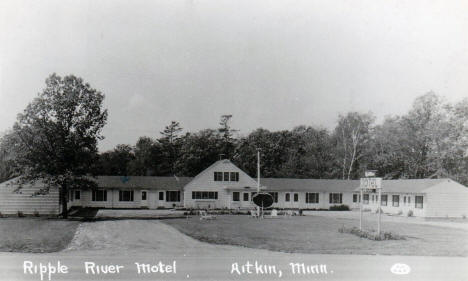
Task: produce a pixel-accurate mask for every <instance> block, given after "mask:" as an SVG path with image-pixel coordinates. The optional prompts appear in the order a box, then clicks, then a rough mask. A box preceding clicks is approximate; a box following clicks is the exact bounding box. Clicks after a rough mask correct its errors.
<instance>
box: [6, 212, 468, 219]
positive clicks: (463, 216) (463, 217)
mask: <svg viewBox="0 0 468 281" xmlns="http://www.w3.org/2000/svg"><path fill="white" fill-rule="evenodd" d="M1 217H2V213H0V218H1ZM462 219H466V215H465V214H463V215H462Z"/></svg>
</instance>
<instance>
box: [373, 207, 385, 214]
mask: <svg viewBox="0 0 468 281" xmlns="http://www.w3.org/2000/svg"><path fill="white" fill-rule="evenodd" d="M379 210H380V213H381V214H383V210H382V208H377V209H375V213H376V214H378V213H379Z"/></svg>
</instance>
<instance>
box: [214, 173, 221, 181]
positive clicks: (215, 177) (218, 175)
mask: <svg viewBox="0 0 468 281" xmlns="http://www.w3.org/2000/svg"><path fill="white" fill-rule="evenodd" d="M214 181H223V172H214Z"/></svg>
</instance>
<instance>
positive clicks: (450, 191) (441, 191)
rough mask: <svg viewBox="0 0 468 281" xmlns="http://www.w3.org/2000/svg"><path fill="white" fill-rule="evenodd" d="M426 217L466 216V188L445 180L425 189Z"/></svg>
mask: <svg viewBox="0 0 468 281" xmlns="http://www.w3.org/2000/svg"><path fill="white" fill-rule="evenodd" d="M426 192H427V197H428V200H427V201H428V203H427V207H426V216H427V217H467V216H468V188H467V187H465V186H463V185H461V184H459V183H457V182H454V181H452V180H448V179H447V180H446V181H444V182H442V183H439V184H437V185H435V186H433V187H431V188H428V189H427V190H426Z"/></svg>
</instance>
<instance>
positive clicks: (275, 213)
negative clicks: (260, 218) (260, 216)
mask: <svg viewBox="0 0 468 281" xmlns="http://www.w3.org/2000/svg"><path fill="white" fill-rule="evenodd" d="M265 218H266V219H278V218H279V217H278V211H277V210H276V209H273V210H271V213H270V215H268V216H265Z"/></svg>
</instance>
